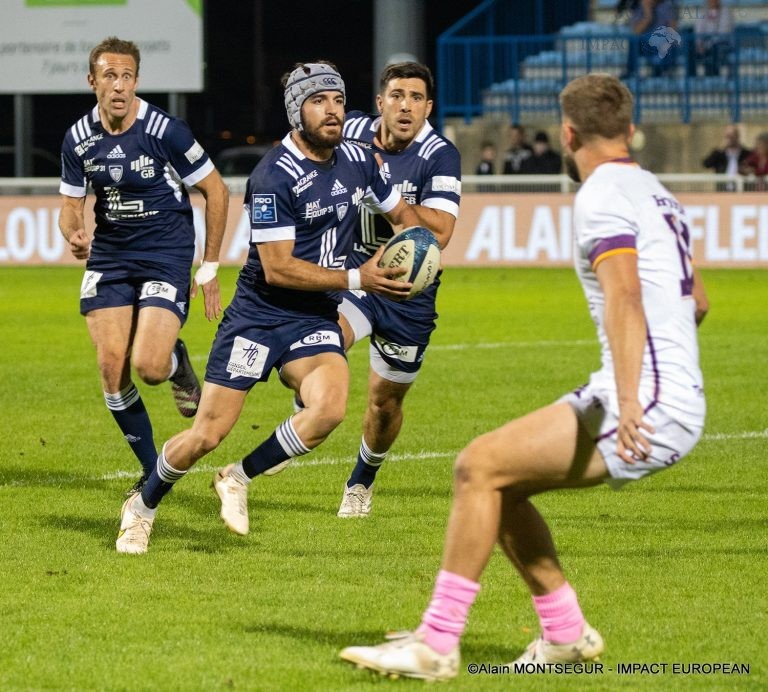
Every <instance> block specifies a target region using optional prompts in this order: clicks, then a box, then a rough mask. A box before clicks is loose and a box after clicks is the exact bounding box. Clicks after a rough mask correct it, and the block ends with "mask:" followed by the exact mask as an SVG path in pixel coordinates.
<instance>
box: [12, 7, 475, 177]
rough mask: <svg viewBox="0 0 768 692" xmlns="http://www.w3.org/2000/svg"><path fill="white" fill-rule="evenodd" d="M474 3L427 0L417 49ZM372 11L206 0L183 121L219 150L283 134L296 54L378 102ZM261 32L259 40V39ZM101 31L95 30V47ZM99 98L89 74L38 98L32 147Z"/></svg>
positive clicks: (430, 44) (50, 143)
mask: <svg viewBox="0 0 768 692" xmlns="http://www.w3.org/2000/svg"><path fill="white" fill-rule="evenodd" d="M476 5H477V3H476V2H475V1H474V0H463V1H461V0H443V1H435V0H426V1H425V2H424V12H425V16H424V27H425V34H426V35H425V52H426V55H424V56H419V57H422V59H423V61H424V62H426V63H427V64H428V65H429V66H430V67H432V69H433V70H434V69H435V47H436V41H437V37H438V36H439V34H440V33H442V32H443V31H445V30H446V29H447V28H449V27H450V26H451V25H452V24H454V23H455V22H456V21H458V20H459V19H460V18H461V17H463V16H464V15H465V14H466V13H467V12H469V11H470V10H471V9H472V8H473V7H475V6H476ZM373 18H374V10H373V0H323V1H318V0H312V1H309V0H298V1H296V0H294V1H291V0H287V1H286V0H282V1H281V0H206V2H205V10H204V48H203V54H204V61H205V73H204V74H205V90H204V91H203V92H202V93H199V94H188V95H187V96H186V120H187V121H188V122H189V124H190V126H191V127H192V131H193V132H194V133H195V136H196V137H197V139H198V140H199V141H200V142H201V144H203V146H205V148H206V149H207V150H208V152H209V153H210V154H211V155H213V156H215V155H216V154H217V153H218V152H219V151H220V150H221V149H222V148H225V147H230V146H236V145H240V144H245V143H246V141H247V138H248V137H249V136H250V138H251V141H252V142H256V143H262V142H271V141H272V140H274V139H279V138H281V137H282V136H283V135H284V134H285V133H286V132H287V130H288V121H287V119H286V115H285V110H284V106H283V97H282V88H281V87H280V77H281V76H282V75H283V73H285V72H286V71H287V70H289V69H290V68H291V67H292V66H293V64H294V63H295V62H299V61H312V60H316V59H320V58H323V59H327V60H330V61H331V62H334V63H335V64H336V65H337V66H338V68H339V70H340V72H341V74H342V77H343V78H344V80H345V83H346V87H347V103H348V108H350V109H357V108H359V109H363V110H367V109H370V108H372V106H373V79H374V75H373ZM115 33H116V34H117V35H119V36H120V37H121V38H126V39H130V38H131V31H130V27H116V29H115ZM259 33H260V34H261V40H258V39H256V40H255V36H258V35H259ZM102 38H104V37H102V36H94V45H95V44H96V43H98V42H99V41H100V40H101V39H102ZM436 76H437V77H438V78H439V75H436ZM138 93H139V95H141V96H142V97H143V98H145V99H146V100H148V101H150V102H152V103H154V104H155V105H157V106H159V107H160V108H167V105H168V99H167V95H166V94H153V93H149V92H143V91H142V90H141V85H139V89H138ZM94 103H95V99H94V96H93V93H92V92H90V90H89V89H88V86H87V83H86V79H85V75H83V94H82V95H78V94H66V95H45V96H35V97H34V98H33V123H34V125H33V126H34V135H33V146H34V147H35V148H37V149H43V150H45V151H47V152H49V153H50V154H51V156H52V158H53V159H54V160H57V159H58V156H59V149H60V146H61V140H62V137H63V136H64V131H65V130H66V128H68V127H69V126H70V125H71V124H72V123H73V122H74V121H75V120H76V119H77V118H79V117H81V116H82V115H83V113H84V112H86V111H87V110H88V109H90V108H92V107H93V105H94ZM226 133H229V135H228V136H227V135H226ZM12 144H13V97H12V96H9V95H2V96H0V145H6V146H9V145H12ZM6 159H7V160H6ZM34 165H35V170H34V173H35V175H58V174H59V170H58V168H57V166H56V165H55V164H52V163H48V164H47V165H46V162H45V161H44V160H43V159H42V157H41V156H36V157H35V164H34ZM7 168H9V170H6V169H7ZM2 175H6V176H11V175H13V162H12V159H11V157H10V156H8V157H3V160H2V163H0V176H2Z"/></svg>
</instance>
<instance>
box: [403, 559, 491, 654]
mask: <svg viewBox="0 0 768 692" xmlns="http://www.w3.org/2000/svg"><path fill="white" fill-rule="evenodd" d="M478 591H480V584H478V583H477V582H474V581H471V580H469V579H465V578H464V577H460V576H459V575H458V574H453V573H452V572H446V571H445V570H440V573H439V574H438V575H437V580H436V581H435V590H434V591H433V592H432V600H431V601H430V602H429V606H428V607H427V610H426V611H425V612H424V615H423V617H422V619H421V625H419V628H418V629H417V630H416V631H417V632H418V633H419V634H423V635H424V643H425V644H427V646H430V647H431V648H433V649H434V650H435V651H437V653H439V654H447V653H448V652H449V651H451V650H452V649H453V648H454V647H456V646H457V645H458V643H459V639H460V638H461V633H462V632H463V631H464V626H465V625H466V623H467V614H468V613H469V608H470V606H471V605H472V603H474V601H475V597H476V596H477V592H478Z"/></svg>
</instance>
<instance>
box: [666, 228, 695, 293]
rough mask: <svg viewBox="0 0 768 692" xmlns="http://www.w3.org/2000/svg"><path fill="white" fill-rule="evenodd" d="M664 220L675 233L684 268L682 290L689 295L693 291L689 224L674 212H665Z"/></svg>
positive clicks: (681, 281) (681, 282)
mask: <svg viewBox="0 0 768 692" xmlns="http://www.w3.org/2000/svg"><path fill="white" fill-rule="evenodd" d="M664 220H665V221H666V222H667V225H668V226H669V228H670V230H671V231H672V233H674V234H675V240H676V241H677V251H678V253H680V264H681V265H682V269H683V278H682V279H680V292H681V293H682V294H683V295H684V296H689V295H691V294H692V293H693V264H692V263H691V234H690V233H689V232H688V226H686V224H685V222H684V221H681V220H680V219H678V218H677V217H676V216H675V215H674V214H664Z"/></svg>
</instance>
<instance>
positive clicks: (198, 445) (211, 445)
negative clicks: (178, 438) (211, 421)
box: [190, 426, 225, 458]
mask: <svg viewBox="0 0 768 692" xmlns="http://www.w3.org/2000/svg"><path fill="white" fill-rule="evenodd" d="M190 434H191V435H192V436H193V437H192V442H193V446H194V448H195V456H196V457H197V458H200V457H202V456H205V455H206V454H208V453H209V452H212V451H213V450H214V449H216V448H217V447H218V446H219V445H220V444H221V441H222V440H223V439H224V437H225V435H224V433H223V432H222V431H221V430H218V429H217V428H216V427H214V426H199V427H198V428H197V429H196V428H195V427H193V428H192V430H191V431H190Z"/></svg>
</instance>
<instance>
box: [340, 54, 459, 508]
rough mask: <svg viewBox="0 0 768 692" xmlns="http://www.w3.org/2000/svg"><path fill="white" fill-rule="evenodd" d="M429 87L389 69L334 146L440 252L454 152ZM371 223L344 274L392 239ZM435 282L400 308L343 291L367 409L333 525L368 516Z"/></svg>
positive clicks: (448, 226)
mask: <svg viewBox="0 0 768 692" xmlns="http://www.w3.org/2000/svg"><path fill="white" fill-rule="evenodd" d="M433 93H434V81H433V79H432V73H431V72H430V70H429V68H428V67H426V66H425V65H422V64H420V63H416V62H402V63H396V64H393V65H389V66H388V67H386V68H385V69H384V71H383V72H382V74H381V78H380V80H379V93H378V95H377V97H376V105H377V108H378V111H379V115H378V116H371V115H366V114H364V113H361V112H359V111H352V112H350V113H348V114H347V119H346V122H345V123H344V137H345V139H346V140H347V141H350V142H355V143H357V144H359V145H360V146H362V147H365V148H367V149H369V150H371V151H372V152H374V153H375V154H376V155H377V156H378V157H380V159H381V162H382V172H383V173H384V175H385V176H386V177H387V178H388V180H389V181H390V182H391V183H392V184H393V185H394V186H395V187H396V188H398V189H399V190H400V193H401V194H402V195H403V198H404V199H405V200H406V202H408V203H409V204H412V205H416V206H414V211H415V212H416V214H417V215H418V217H419V225H420V226H426V227H427V228H429V229H430V230H431V231H432V232H433V233H434V234H435V236H436V237H437V240H438V242H439V243H440V246H441V248H444V247H446V246H447V245H448V241H449V240H450V239H451V235H452V233H453V226H454V223H455V222H456V217H457V216H458V213H459V198H460V195H461V182H460V181H461V161H460V158H459V152H458V150H457V149H456V147H454V146H453V144H451V143H450V142H449V141H448V140H447V139H445V138H444V137H442V136H441V135H439V134H438V133H437V132H435V130H433V129H432V126H431V125H430V124H429V122H428V121H427V118H428V117H429V114H430V112H431V111H432V100H433ZM393 233H394V230H393V229H392V227H391V226H390V225H389V224H387V223H386V222H385V220H384V219H382V218H381V217H380V216H374V215H373V214H370V213H367V212H364V213H363V214H361V215H360V240H359V242H358V243H357V244H356V245H355V251H354V252H353V253H352V254H351V255H350V256H349V258H348V259H347V266H348V267H356V266H358V265H360V264H362V263H363V262H366V261H367V260H368V259H369V258H370V256H371V255H372V254H374V252H375V251H376V249H377V248H378V247H379V246H380V245H382V244H383V243H386V241H387V240H389V239H390V238H391V237H392V234H393ZM439 286H440V275H439V274H438V278H437V280H436V281H435V282H434V284H432V286H430V287H429V288H428V289H427V290H426V291H424V292H423V293H421V294H420V295H419V296H417V297H415V298H413V299H411V300H409V301H407V302H394V301H391V300H388V299H387V298H382V297H381V296H379V295H375V294H373V293H365V292H363V291H347V292H345V294H344V299H343V300H342V302H341V305H340V306H339V312H340V314H341V318H340V323H341V326H342V331H343V334H344V343H345V346H346V348H350V347H351V346H352V345H353V344H354V343H355V342H357V341H360V340H361V339H364V338H366V337H368V338H369V339H370V347H369V348H370V371H369V376H368V405H367V408H366V411H365V416H364V418H363V436H362V440H361V442H360V450H359V452H358V456H357V464H356V465H355V467H354V469H353V470H352V473H351V475H350V477H349V479H348V480H347V482H346V484H345V485H344V494H343V497H342V501H341V506H340V508H339V511H338V516H340V517H344V518H350V517H366V516H368V515H369V513H370V511H371V498H372V494H373V481H374V479H375V476H376V472H377V471H378V470H379V467H380V466H381V464H382V462H383V461H384V459H385V457H386V455H387V452H388V451H389V449H390V447H391V446H392V444H393V443H394V441H395V439H396V438H397V436H398V434H399V432H400V428H401V426H402V423H403V399H404V398H405V395H406V394H407V393H408V390H409V388H410V387H411V385H412V384H413V382H414V380H415V379H416V376H417V375H418V373H419V369H420V368H421V364H422V361H423V358H424V353H425V351H426V348H427V345H428V343H429V338H430V335H431V334H432V331H433V330H434V329H435V320H436V318H437V313H436V312H435V299H436V296H437V289H438V287H439Z"/></svg>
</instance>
